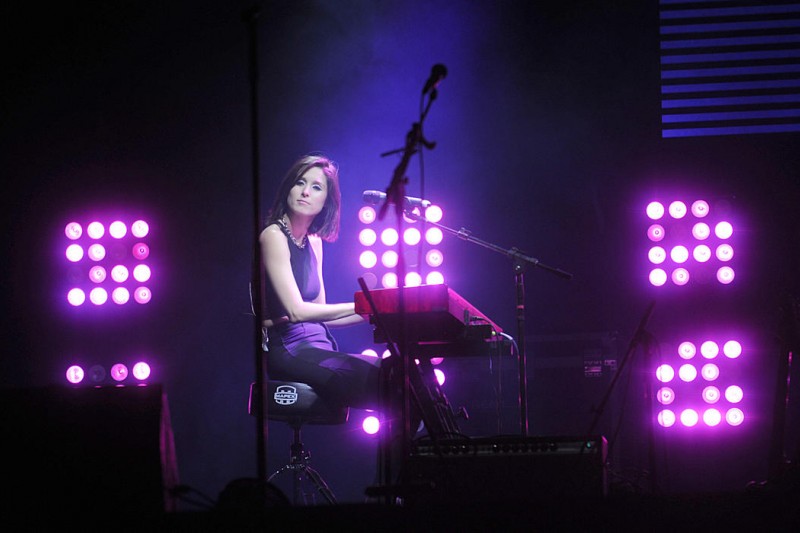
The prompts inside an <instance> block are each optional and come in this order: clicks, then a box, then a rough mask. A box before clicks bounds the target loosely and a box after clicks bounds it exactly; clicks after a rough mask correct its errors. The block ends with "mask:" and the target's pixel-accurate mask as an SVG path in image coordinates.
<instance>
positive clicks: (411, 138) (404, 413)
mask: <svg viewBox="0 0 800 533" xmlns="http://www.w3.org/2000/svg"><path fill="white" fill-rule="evenodd" d="M436 95H437V91H436V89H435V88H434V89H433V90H431V92H430V97H429V102H428V105H427V107H426V108H425V111H424V112H423V113H422V114H421V116H420V120H419V122H414V123H413V124H412V125H411V129H410V130H409V131H408V132H407V133H406V139H405V141H406V142H405V146H404V147H403V148H401V149H397V150H391V151H389V152H384V153H382V154H381V157H385V156H388V155H392V154H396V153H400V152H402V154H403V155H402V157H401V158H400V162H399V163H398V164H397V166H396V167H395V169H394V172H393V174H392V180H391V182H390V183H389V186H388V187H387V189H386V200H385V201H384V203H383V205H382V206H381V208H380V211H379V212H378V220H383V218H384V217H385V216H386V211H387V209H388V207H389V204H394V212H395V217H396V218H397V235H398V237H399V238H398V240H397V257H398V261H397V267H396V275H397V286H398V289H399V290H398V293H397V297H398V302H397V303H398V326H399V336H398V352H399V361H396V362H394V363H393V364H392V366H393V367H395V366H397V365H398V364H399V367H400V376H399V377H400V383H401V395H400V396H401V408H400V412H401V419H402V428H401V431H400V438H401V442H402V444H401V452H400V453H401V455H402V457H401V461H400V471H401V472H402V470H403V467H404V466H405V464H406V459H407V458H408V457H409V455H410V454H411V382H410V374H411V371H412V370H414V371H416V369H415V368H413V367H412V366H411V365H412V359H411V357H410V356H409V350H408V334H407V331H406V325H407V320H406V305H405V294H404V293H405V279H406V264H405V259H404V256H403V211H404V209H403V206H404V203H405V196H406V191H405V188H406V185H407V184H408V177H406V171H407V170H408V164H409V162H410V161H411V156H413V155H414V154H415V153H417V152H419V151H420V150H421V149H422V147H425V148H428V149H433V148H434V147H435V146H436V143H433V142H430V141H428V140H426V139H425V138H424V136H423V134H422V123H423V121H424V120H425V117H426V116H427V113H428V110H429V109H430V105H431V103H432V102H433V100H435V99H436ZM381 366H383V365H381ZM382 374H383V378H382V380H383V381H384V389H383V390H386V391H392V387H391V384H392V381H391V379H390V376H389V375H387V372H386V371H385V369H382ZM388 400H391V398H389V399H382V401H383V402H384V404H389V403H390V402H389V401H388ZM385 407H386V405H384V411H385V412H388V413H389V419H390V423H389V428H388V429H389V430H388V431H387V433H388V435H387V436H384V438H383V439H382V441H381V446H380V448H381V450H380V456H381V462H382V464H383V473H384V476H383V477H384V479H383V480H382V483H383V484H384V486H387V487H388V486H389V485H390V484H391V483H392V482H393V481H392V451H391V446H390V444H391V439H392V437H394V436H395V434H396V433H397V431H396V426H395V425H394V423H393V421H392V420H391V419H392V418H393V415H394V414H395V413H396V410H395V409H393V408H392V409H389V410H388V411H387V410H386V409H385ZM391 407H394V405H392V406H391ZM387 438H388V439H389V442H388V443H387V442H386V439H387ZM403 477H404V476H401V481H400V482H401V484H402V485H404V484H405V480H404V479H402V478H403ZM405 493H406V491H405V488H404V487H403V486H401V487H400V494H403V495H404V494H405ZM389 500H391V499H390V498H389Z"/></svg>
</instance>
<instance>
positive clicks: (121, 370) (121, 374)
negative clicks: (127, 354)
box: [111, 363, 128, 381]
mask: <svg viewBox="0 0 800 533" xmlns="http://www.w3.org/2000/svg"><path fill="white" fill-rule="evenodd" d="M127 377H128V367H127V366H125V365H123V364H122V363H117V364H115V365H114V366H112V367H111V379H113V380H114V381H124V380H125V379H126V378H127Z"/></svg>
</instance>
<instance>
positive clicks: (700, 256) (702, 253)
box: [692, 244, 711, 263]
mask: <svg viewBox="0 0 800 533" xmlns="http://www.w3.org/2000/svg"><path fill="white" fill-rule="evenodd" d="M692 257H694V260H695V261H697V262H698V263H707V262H708V261H709V260H710V259H711V248H709V247H708V246H706V245H705V244H701V245H699V246H695V248H694V250H693V251H692Z"/></svg>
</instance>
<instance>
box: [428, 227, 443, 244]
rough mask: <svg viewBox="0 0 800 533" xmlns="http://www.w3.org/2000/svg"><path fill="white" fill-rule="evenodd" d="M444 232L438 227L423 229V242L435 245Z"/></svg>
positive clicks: (438, 242) (440, 239)
mask: <svg viewBox="0 0 800 533" xmlns="http://www.w3.org/2000/svg"><path fill="white" fill-rule="evenodd" d="M443 239H444V234H443V233H442V230H440V229H439V228H428V229H427V230H426V231H425V242H427V243H428V244H430V245H432V246H436V245H438V244H440V243H441V242H442V240H443Z"/></svg>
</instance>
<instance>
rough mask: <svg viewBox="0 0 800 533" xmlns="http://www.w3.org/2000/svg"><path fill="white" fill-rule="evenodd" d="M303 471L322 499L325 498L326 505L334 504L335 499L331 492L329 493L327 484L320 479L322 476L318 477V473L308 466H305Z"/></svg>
mask: <svg viewBox="0 0 800 533" xmlns="http://www.w3.org/2000/svg"><path fill="white" fill-rule="evenodd" d="M303 470H304V471H305V473H306V476H307V477H308V479H310V480H311V482H312V483H314V485H316V487H317V490H318V491H319V493H320V494H322V497H323V498H325V499H326V500H327V501H328V503H330V504H336V497H335V496H334V495H333V491H331V489H330V487H329V486H328V484H327V483H325V480H324V479H322V476H320V475H319V472H317V471H316V470H314V469H313V468H311V467H310V466H308V465H305V467H304V469H303Z"/></svg>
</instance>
